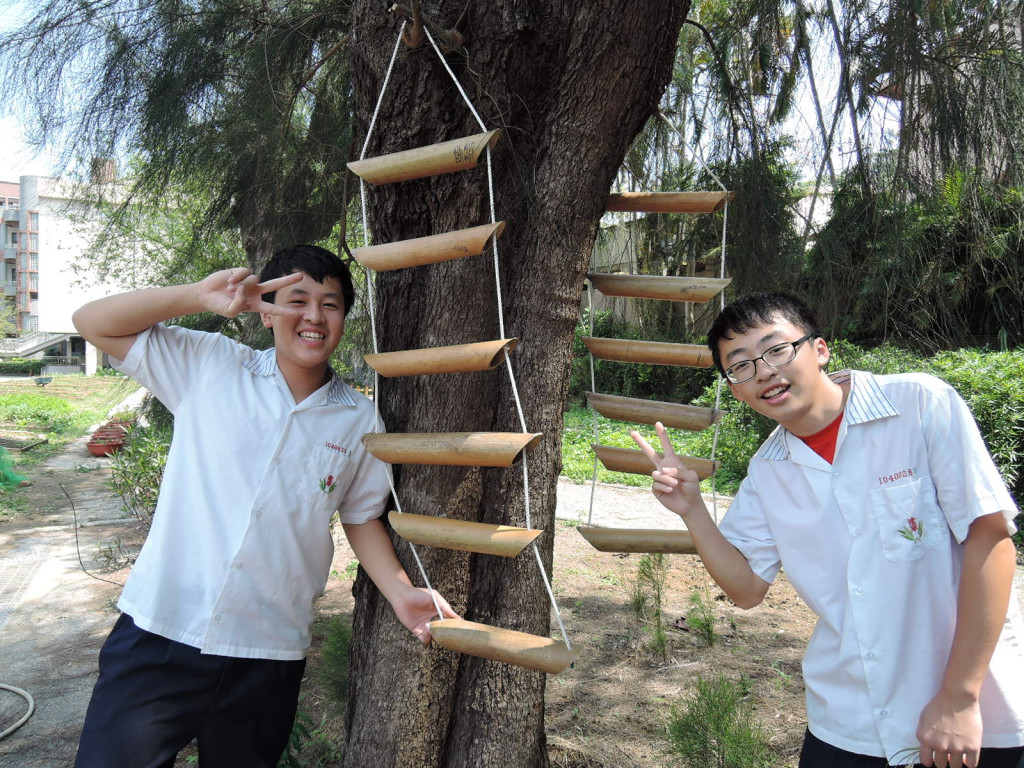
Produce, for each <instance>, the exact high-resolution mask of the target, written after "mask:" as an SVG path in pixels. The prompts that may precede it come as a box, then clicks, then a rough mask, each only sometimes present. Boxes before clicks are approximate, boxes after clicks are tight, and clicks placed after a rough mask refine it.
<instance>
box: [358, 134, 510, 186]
mask: <svg viewBox="0 0 1024 768" xmlns="http://www.w3.org/2000/svg"><path fill="white" fill-rule="evenodd" d="M500 135H501V129H500V128H498V129H495V130H493V131H488V132H487V133H477V134H475V135H473V136H466V137H465V138H462V139H453V140H452V141H443V142H441V143H440V144H430V145H428V146H426V147H416V148H415V149H407V150H405V151H404V152H393V153H391V154H390V155H380V156H379V157H368V158H366V159H365V160H355V161H354V162H351V163H349V164H348V167H349V170H350V171H352V173H354V174H355V175H356V176H358V177H359V178H361V179H362V180H363V181H368V182H369V183H370V184H391V183H393V182H396V181H409V180H410V179H422V178H423V177H425V176H437V175H439V174H442V173H452V172H454V171H464V170H466V169H467V168H472V167H474V166H475V165H476V161H477V159H478V158H479V157H480V153H481V152H483V151H484V149H485V148H487V147H491V148H493V147H494V145H495V144H496V143H497V141H498V137H499V136H500Z"/></svg>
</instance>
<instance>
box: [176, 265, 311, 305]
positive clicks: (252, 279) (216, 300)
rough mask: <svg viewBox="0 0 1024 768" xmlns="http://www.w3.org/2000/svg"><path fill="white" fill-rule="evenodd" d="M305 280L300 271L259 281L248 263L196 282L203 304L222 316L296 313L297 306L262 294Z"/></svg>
mask: <svg viewBox="0 0 1024 768" xmlns="http://www.w3.org/2000/svg"><path fill="white" fill-rule="evenodd" d="M301 280H302V273H301V272H294V273H293V274H290V275H285V276H284V277H278V278H275V279H273V280H268V281H267V282H265V283H258V282H257V277H256V275H254V274H252V272H251V271H250V270H248V269H246V268H245V267H235V268H234V269H222V270H221V271H219V272H214V273H213V274H211V275H207V276H206V277H205V278H203V279H202V280H200V281H199V282H198V283H197V284H196V291H197V296H198V299H199V302H200V304H201V305H202V306H203V308H204V309H205V310H207V311H209V312H216V313H217V314H218V315H222V316H223V317H237V316H238V315H240V314H242V313H243V312H265V313H267V314H268V315H293V314H297V313H298V310H296V309H292V308H289V307H285V306H281V305H278V304H271V303H270V302H268V301H264V300H263V294H265V293H268V292H270V291H277V290H279V289H281V288H284V287H286V286H289V285H292V284H294V283H298V282H300V281H301Z"/></svg>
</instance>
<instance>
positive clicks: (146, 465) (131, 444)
mask: <svg viewBox="0 0 1024 768" xmlns="http://www.w3.org/2000/svg"><path fill="white" fill-rule="evenodd" d="M170 447H171V432H170V430H168V429H163V428H158V427H136V428H135V429H133V430H132V431H131V432H130V434H129V437H128V440H127V442H126V443H125V444H124V447H123V448H122V449H121V450H120V451H118V452H117V453H115V454H114V462H113V465H112V466H111V468H110V472H111V484H112V485H113V487H114V491H115V492H116V493H117V494H118V495H119V496H120V497H121V500H122V501H124V506H125V509H127V510H128V512H129V513H130V514H131V515H132V516H134V517H136V518H137V519H139V520H141V521H142V522H144V523H145V524H146V525H149V523H150V522H151V521H152V519H153V512H154V511H156V502H157V498H158V496H159V495H160V482H161V481H162V480H163V477H164V465H165V464H166V463H167V452H168V451H169V450H170Z"/></svg>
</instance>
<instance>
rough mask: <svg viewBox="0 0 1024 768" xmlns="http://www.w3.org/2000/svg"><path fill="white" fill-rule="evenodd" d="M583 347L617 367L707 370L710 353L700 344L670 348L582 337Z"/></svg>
mask: <svg viewBox="0 0 1024 768" xmlns="http://www.w3.org/2000/svg"><path fill="white" fill-rule="evenodd" d="M583 343H584V344H586V345H587V349H589V350H590V351H591V353H592V354H593V355H594V357H597V358H600V359H601V360H614V361H615V362H619V363H653V364H654V365H682V366H687V367H690V368H710V367H711V366H712V364H713V363H712V361H711V350H709V349H708V348H707V347H705V346H704V345H703V344H671V343H669V342H667V341H635V340H633V339H602V338H597V337H596V336H584V337H583Z"/></svg>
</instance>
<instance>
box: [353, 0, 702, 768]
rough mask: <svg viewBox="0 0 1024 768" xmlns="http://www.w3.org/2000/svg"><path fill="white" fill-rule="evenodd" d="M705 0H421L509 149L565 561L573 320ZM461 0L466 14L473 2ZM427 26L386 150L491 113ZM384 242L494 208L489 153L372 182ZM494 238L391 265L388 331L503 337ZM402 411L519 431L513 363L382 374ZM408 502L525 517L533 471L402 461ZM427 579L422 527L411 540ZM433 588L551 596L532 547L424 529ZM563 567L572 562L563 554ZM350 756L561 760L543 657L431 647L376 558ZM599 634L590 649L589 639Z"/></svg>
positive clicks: (368, 62)
mask: <svg viewBox="0 0 1024 768" xmlns="http://www.w3.org/2000/svg"><path fill="white" fill-rule="evenodd" d="M688 7H689V3H688V2H686V1H685V0H683V1H682V2H678V1H674V0H604V1H603V2H584V3H580V2H576V1H572V2H570V1H568V0H558V1H553V2H544V1H542V0H533V2H526V1H525V0H497V1H496V2H488V3H458V4H450V3H448V4H443V5H442V6H441V8H440V9H438V8H436V7H433V8H432V7H430V6H427V7H425V11H427V12H428V13H431V12H433V13H432V15H433V18H434V20H435V21H437V22H439V23H440V25H441V26H443V27H445V28H448V27H451V26H454V25H455V24H456V22H457V21H458V28H459V30H460V31H461V32H462V33H463V34H464V35H465V47H464V48H463V49H462V50H460V51H457V52H455V53H453V54H450V55H449V56H448V62H449V64H450V65H451V67H452V68H453V70H454V71H455V73H456V75H457V76H458V77H459V78H460V81H461V82H462V84H463V86H464V88H465V89H466V91H467V93H468V94H469V96H470V98H471V99H472V100H473V102H474V104H475V106H476V108H477V110H478V111H479V112H480V114H481V116H482V117H483V119H484V121H485V123H486V124H487V127H488V128H494V127H500V128H502V129H503V135H502V138H501V140H500V142H499V144H498V146H497V147H496V149H495V151H494V171H495V172H494V182H495V197H496V206H497V216H498V218H499V219H503V220H505V221H506V222H507V225H508V226H507V229H506V230H505V233H504V235H503V236H502V237H501V239H500V241H499V254H500V268H501V286H502V295H503V299H504V307H505V312H504V319H505V328H506V335H508V336H517V337H518V338H519V339H520V345H519V347H518V348H517V349H516V350H515V352H514V353H513V354H512V366H513V370H514V371H515V374H516V381H517V384H518V388H519V394H520V398H521V400H522V403H523V408H524V411H525V417H526V422H527V426H528V428H529V429H530V431H539V432H544V439H543V441H542V442H541V444H540V446H539V447H538V448H537V449H536V450H535V451H533V452H532V453H531V454H530V455H529V474H530V503H531V512H532V523H533V526H534V527H538V528H543V529H544V530H545V534H544V535H543V536H542V537H541V538H540V539H539V540H538V541H539V542H540V547H541V552H542V558H543V559H544V562H545V567H546V568H547V569H548V572H549V573H551V565H552V564H551V552H552V537H553V530H554V507H555V489H556V481H557V478H558V474H559V470H560V468H561V459H560V445H561V428H562V411H563V406H564V403H565V400H566V396H567V390H568V381H569V363H570V357H571V345H572V335H573V327H574V325H575V324H576V322H577V318H578V312H579V302H580V296H581V292H582V290H583V282H584V273H585V272H586V269H587V265H588V264H589V260H590V253H591V249H592V247H593V244H594V240H595V237H596V232H597V226H598V222H599V220H600V218H601V214H602V212H603V211H604V207H605V198H606V196H607V193H608V191H609V187H610V185H611V182H612V180H613V178H614V175H615V172H616V170H617V169H618V167H619V165H620V163H621V161H622V158H623V157H624V155H625V152H626V150H627V148H628V146H629V143H630V141H631V140H632V139H633V137H634V136H635V135H636V133H637V132H638V131H639V130H640V128H641V127H642V126H643V124H644V122H645V121H646V120H647V118H648V117H649V116H650V115H651V114H652V112H653V110H654V109H655V108H656V106H657V103H658V100H659V98H660V96H661V94H662V92H663V90H664V87H665V85H666V84H667V82H668V79H669V77H670V74H671V68H672V62H673V56H674V51H675V47H676V41H677V38H678V33H679V29H680V26H681V25H682V22H683V19H684V17H685V15H686V11H687V9H688ZM385 8H386V4H384V3H380V2H369V0H357V1H356V2H355V3H354V6H353V8H352V25H351V41H350V56H351V66H352V78H353V82H354V83H355V94H354V99H355V108H356V114H357V121H358V122H357V125H358V130H357V139H356V142H357V143H356V146H357V147H358V146H362V141H363V137H365V135H366V131H367V127H368V125H369V121H370V117H371V115H372V113H373V108H374V104H375V102H376V98H377V94H378V91H379V88H380V85H381V82H382V79H383V77H384V73H385V72H386V68H387V63H388V60H389V58H390V55H391V50H392V47H393V45H394V41H395V39H396V35H397V32H398V22H396V21H395V19H394V18H392V17H391V16H389V15H388V14H387V13H386V12H385ZM459 14H463V16H462V18H461V20H460V19H459V18H458V16H459ZM479 130H480V129H479V127H478V125H477V124H476V122H475V120H474V119H473V117H472V115H471V113H470V112H469V110H468V108H467V107H466V106H465V105H464V103H463V101H462V99H461V97H460V96H459V94H458V92H457V90H456V88H455V86H454V84H453V83H452V81H451V78H450V77H449V75H448V74H447V73H446V72H445V71H444V69H443V66H442V64H441V63H440V61H439V60H438V58H437V56H436V54H435V53H434V51H433V50H432V49H431V48H430V47H429V44H428V45H427V46H426V47H424V48H420V49H417V50H409V49H407V48H405V47H404V46H403V48H402V49H401V50H400V52H399V55H398V61H397V63H396V67H395V71H394V74H393V75H392V79H391V83H390V86H389V88H388V91H387V93H386V95H385V98H384V104H383V107H382V109H381V112H380V115H379V117H378V123H377V127H376V129H375V131H374V137H373V139H372V141H371V144H370V147H369V150H368V153H367V154H368V156H373V155H380V154H385V153H387V152H394V151H399V150H402V149H409V148H412V147H417V146H423V145H427V144H432V143H435V142H440V141H445V140H448V139H452V138H457V137H460V136H466V135H470V134H473V133H477V132H479ZM367 189H368V204H369V210H370V226H371V229H372V232H373V240H374V241H375V242H389V241H393V240H402V239H406V238H412V237H420V236H425V235H430V234H437V233H440V232H445V231H449V230H454V229H459V228H463V227H469V226H474V225H477V224H481V223H485V222H487V221H489V211H488V199H487V177H486V170H485V168H484V167H483V164H481V167H479V168H477V169H474V170H471V171H467V172H462V173H457V174H449V175H446V176H439V177H434V178H431V179H425V180H418V181H409V182H404V183H401V184H395V185H390V186H385V187H368V188H367ZM493 272H494V270H493V264H492V258H491V255H490V252H488V253H487V254H485V255H483V256H478V257H474V258H470V259H461V260H458V261H454V262H448V263H444V264H436V265H432V266H429V267H418V268H414V269H406V270H398V271H395V272H390V273H384V274H383V275H382V276H381V277H380V279H378V281H377V286H378V302H377V309H378V312H379V313H380V315H379V338H380V344H381V351H392V350H398V349H412V348H419V347H430V346H440V345H446V344H458V343H465V342H471V341H481V340H487V339H494V338H498V334H499V326H498V313H497V297H496V295H495V288H494V274H493ZM381 390H382V391H381V396H382V413H383V416H384V418H385V421H386V423H387V426H388V429H389V431H393V432H403V431H405V432H433V431H453V432H454V431H473V430H481V431H490V430H493V431H519V429H520V425H519V421H518V417H517V414H516V408H515V402H514V398H513V393H512V388H511V386H510V383H509V379H508V375H507V373H506V371H505V370H504V369H503V368H498V369H496V370H493V371H488V372H485V373H477V374H451V375H443V376H423V377H413V378H409V379H391V380H382V384H381ZM397 470H398V472H397V476H398V492H399V497H400V499H401V502H402V505H403V509H404V510H405V511H407V512H415V513H421V514H433V515H445V516H448V517H453V518H460V519H466V520H477V521H482V522H490V523H504V524H512V525H522V524H524V521H525V504H524V497H523V477H522V470H521V468H519V467H514V468H512V469H510V470H500V469H479V468H465V467H420V466H417V467H412V466H410V467H401V468H397ZM396 549H397V551H398V552H399V556H400V557H401V559H402V561H403V563H404V564H405V566H406V569H407V570H408V572H409V573H410V575H412V576H413V579H414V581H416V582H418V581H419V576H418V574H417V573H416V568H415V564H414V562H413V559H412V556H411V554H410V552H409V548H408V545H406V544H405V543H404V542H401V541H396ZM419 552H420V556H421V558H422V560H423V563H424V565H425V567H426V570H427V573H428V575H429V576H430V579H431V581H432V583H433V585H434V586H435V588H437V589H439V590H440V591H441V592H442V594H444V595H445V596H446V597H448V599H449V600H450V601H451V602H452V604H453V606H454V607H455V608H456V610H457V611H459V612H460V613H461V614H462V615H463V616H464V617H465V618H466V619H469V620H472V621H479V622H483V623H487V624H494V625H498V626H502V627H508V628H512V629H516V630H520V631H524V632H531V633H534V634H540V635H547V634H548V632H549V626H550V622H551V619H550V610H549V602H548V598H547V595H546V592H545V590H544V586H543V583H542V581H541V578H540V575H539V569H538V567H537V563H536V559H535V557H534V555H533V553H532V551H530V550H529V549H528V550H526V551H524V552H523V553H522V554H521V555H520V556H518V557H516V558H500V557H491V556H486V555H471V554H466V553H460V552H449V551H444V550H438V549H431V548H427V547H421V548H420V549H419ZM554 575H555V578H556V579H557V577H558V572H557V564H555V573H554ZM355 592H356V596H357V607H356V613H355V619H354V624H355V626H354V630H355V631H354V639H355V642H354V647H353V655H352V684H351V694H350V707H349V743H348V749H347V751H346V755H345V765H346V766H359V767H360V768H365V766H374V768H387V767H390V766H402V767H404V768H429V767H432V766H446V767H449V768H456V767H457V766H467V767H469V766H472V767H473V768H492V767H494V768H497V767H498V766H508V767H509V768H512V767H513V766H514V767H515V768H530V767H531V766H546V765H547V764H548V759H547V754H546V748H545V737H544V704H543V695H544V685H545V677H544V675H543V674H541V673H539V672H533V671H529V670H526V669H521V668H518V667H514V666H509V665H504V664H498V663H494V662H490V661H485V660H481V659H477V658H472V657H469V656H458V655H456V654H453V653H450V652H448V651H445V650H443V649H440V648H438V647H437V646H436V645H435V646H432V647H431V648H429V649H424V648H422V647H420V646H419V645H418V644H417V642H416V641H415V640H414V639H413V638H412V637H411V635H409V633H407V632H405V630H404V629H402V628H401V626H400V625H398V623H397V621H396V620H395V618H394V616H393V614H392V612H391V610H390V608H389V606H388V605H387V603H386V602H385V601H384V600H383V599H382V598H381V597H380V596H379V594H378V593H377V592H376V591H375V590H374V589H373V587H372V585H370V584H369V583H368V581H367V580H366V578H365V576H363V575H360V578H359V579H358V580H357V583H356V586H355ZM584 652H585V649H584Z"/></svg>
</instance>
